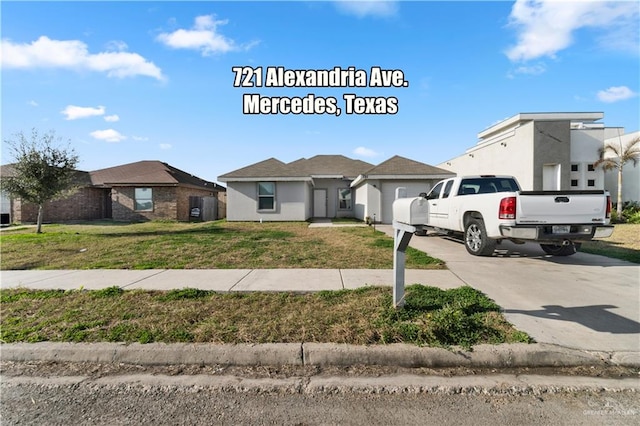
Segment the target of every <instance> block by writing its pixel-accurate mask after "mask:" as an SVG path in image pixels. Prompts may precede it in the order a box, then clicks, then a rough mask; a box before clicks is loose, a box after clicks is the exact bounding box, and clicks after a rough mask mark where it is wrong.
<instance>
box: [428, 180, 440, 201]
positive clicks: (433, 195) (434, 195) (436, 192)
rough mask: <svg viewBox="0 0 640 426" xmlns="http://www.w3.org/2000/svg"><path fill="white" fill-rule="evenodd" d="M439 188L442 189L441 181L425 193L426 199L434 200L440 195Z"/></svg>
mask: <svg viewBox="0 0 640 426" xmlns="http://www.w3.org/2000/svg"><path fill="white" fill-rule="evenodd" d="M440 190H442V182H440V183H439V184H437V185H436V186H435V187H434V188H433V189H432V190H431V192H429V194H428V195H427V200H435V199H436V198H439V197H440Z"/></svg>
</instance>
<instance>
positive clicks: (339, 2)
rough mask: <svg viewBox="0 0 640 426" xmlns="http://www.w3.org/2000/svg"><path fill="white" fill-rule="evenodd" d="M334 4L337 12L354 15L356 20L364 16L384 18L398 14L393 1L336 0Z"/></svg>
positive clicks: (395, 3) (395, 2)
mask: <svg viewBox="0 0 640 426" xmlns="http://www.w3.org/2000/svg"><path fill="white" fill-rule="evenodd" d="M334 4H335V5H336V8H337V9H338V10H339V11H341V12H343V13H345V14H348V15H355V16H357V17H358V18H364V17H366V16H375V17H383V18H384V17H389V16H394V15H395V14H396V13H397V12H398V4H397V1H394V0H370V1H353V0H336V1H335V3H334Z"/></svg>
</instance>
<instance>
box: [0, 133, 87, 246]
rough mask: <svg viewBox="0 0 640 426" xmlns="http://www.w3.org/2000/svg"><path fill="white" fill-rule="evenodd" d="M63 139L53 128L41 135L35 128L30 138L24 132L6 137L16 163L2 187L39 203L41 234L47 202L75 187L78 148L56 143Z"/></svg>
mask: <svg viewBox="0 0 640 426" xmlns="http://www.w3.org/2000/svg"><path fill="white" fill-rule="evenodd" d="M59 141H60V138H56V136H55V132H54V131H53V130H52V131H49V132H48V133H46V134H44V135H40V134H39V133H38V131H37V130H36V129H33V130H32V131H31V139H30V140H29V139H27V137H26V136H25V135H24V134H23V133H22V132H20V133H17V134H15V135H14V139H12V140H8V141H5V143H6V144H7V145H8V146H9V147H10V151H11V154H12V156H13V157H14V160H15V163H14V164H12V169H13V173H12V174H11V176H8V177H4V178H3V179H2V181H3V182H2V189H3V190H5V191H7V192H8V193H9V194H11V196H12V197H14V198H20V199H21V200H22V201H27V202H30V203H33V204H36V205H37V206H38V226H37V228H36V232H37V233H38V234H40V233H42V218H43V212H44V204H45V203H46V202H47V201H51V200H54V199H56V198H60V197H61V196H64V195H66V194H67V192H68V191H70V190H71V188H72V179H73V176H74V174H75V167H76V164H78V156H77V155H76V153H75V151H74V150H73V149H72V148H69V147H68V146H67V147H66V148H62V147H58V146H56V144H55V142H59Z"/></svg>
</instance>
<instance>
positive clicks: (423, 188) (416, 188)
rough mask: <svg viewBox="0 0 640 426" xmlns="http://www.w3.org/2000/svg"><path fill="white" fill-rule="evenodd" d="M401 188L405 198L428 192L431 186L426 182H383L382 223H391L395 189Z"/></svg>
mask: <svg viewBox="0 0 640 426" xmlns="http://www.w3.org/2000/svg"><path fill="white" fill-rule="evenodd" d="M398 187H402V188H406V189H407V197H417V196H418V195H420V193H421V192H429V190H430V189H431V184H430V183H427V182H424V181H423V182H415V181H404V182H403V181H392V182H383V183H382V190H381V191H380V192H381V194H382V200H381V201H382V218H381V219H380V220H381V221H382V223H391V222H392V221H393V201H394V200H395V198H396V188H398Z"/></svg>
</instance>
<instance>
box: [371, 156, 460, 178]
mask: <svg viewBox="0 0 640 426" xmlns="http://www.w3.org/2000/svg"><path fill="white" fill-rule="evenodd" d="M364 174H365V175H369V176H370V175H376V176H384V175H395V176H410V175H419V176H424V175H451V176H454V175H455V173H452V172H450V171H449V170H445V169H441V168H439V167H434V166H430V165H429V164H425V163H421V162H419V161H415V160H410V159H408V158H405V157H401V156H399V155H395V156H393V157H391V158H389V159H388V160H387V161H384V162H382V163H380V164H379V165H377V166H375V167H373V168H371V169H369V170H367V171H366V172H364Z"/></svg>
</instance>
